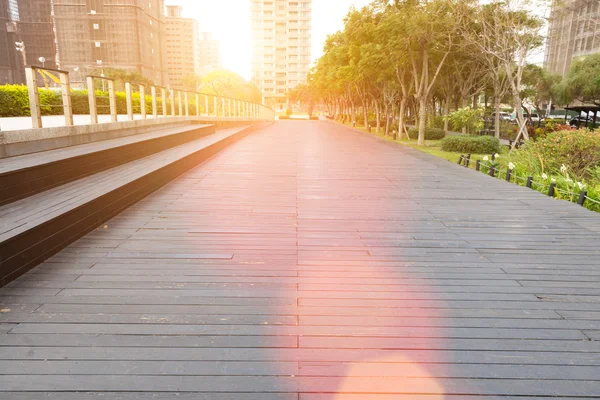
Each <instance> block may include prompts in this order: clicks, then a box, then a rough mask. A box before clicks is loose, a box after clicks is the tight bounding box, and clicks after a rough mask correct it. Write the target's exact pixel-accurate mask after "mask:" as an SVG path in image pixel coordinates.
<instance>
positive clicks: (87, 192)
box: [0, 123, 264, 285]
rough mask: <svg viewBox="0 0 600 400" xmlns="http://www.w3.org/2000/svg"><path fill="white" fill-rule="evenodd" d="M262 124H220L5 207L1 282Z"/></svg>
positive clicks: (1, 210) (0, 227) (0, 229)
mask: <svg viewBox="0 0 600 400" xmlns="http://www.w3.org/2000/svg"><path fill="white" fill-rule="evenodd" d="M263 125H264V123H262V124H255V125H252V126H246V127H239V128H230V129H225V130H221V131H218V132H217V133H215V134H213V135H210V136H207V137H204V138H200V139H196V140H194V141H191V142H189V143H185V144H182V145H180V146H177V147H173V148H170V149H167V150H164V151H161V152H159V153H155V154H152V155H150V156H147V157H144V158H141V159H138V160H135V161H131V162H129V163H127V164H123V165H119V166H117V167H113V168H110V169H107V170H105V171H102V172H99V173H96V174H94V175H91V176H87V177H84V178H81V179H79V180H76V181H73V182H69V183H67V184H64V185H61V186H59V187H55V188H52V189H50V190H47V191H45V192H42V193H38V194H36V195H33V196H30V197H27V198H25V199H21V200H18V201H16V202H13V203H11V204H6V205H4V206H2V207H0V285H4V284H6V283H8V282H10V281H11V280H13V279H15V278H16V277H18V276H20V275H21V274H23V273H24V272H26V271H28V270H29V269H31V268H32V267H34V266H36V265H37V264H39V263H40V262H42V261H43V260H44V259H46V258H48V257H50V256H51V255H53V254H55V253H56V252H57V251H59V250H61V249H62V248H64V247H65V246H67V245H68V244H69V243H71V242H72V241H74V240H76V239H78V238H79V237H81V236H83V235H84V234H86V233H87V232H89V231H91V230H93V229H95V228H96V227H98V226H101V225H102V224H103V223H104V221H106V220H108V219H110V218H112V217H113V216H115V215H117V214H118V213H119V212H121V211H122V210H124V209H125V208H127V207H129V206H130V205H132V204H134V203H135V202H137V201H139V200H140V199H142V198H144V197H145V196H147V195H148V194H150V193H151V192H153V191H154V190H156V189H158V188H159V187H161V186H162V185H164V184H166V183H168V182H169V181H171V180H172V179H174V178H175V177H177V176H178V175H180V174H182V173H183V172H185V171H187V170H189V169H190V168H193V167H194V166H196V165H198V164H199V163H201V162H203V161H204V160H206V159H208V158H209V157H211V156H212V155H214V154H216V153H217V152H219V151H220V150H221V149H223V148H225V147H226V146H227V145H229V144H231V143H233V142H234V141H236V140H238V139H240V138H242V137H244V136H245V135H247V134H248V133H250V132H252V131H253V130H255V129H258V128H259V127H262V126H263Z"/></svg>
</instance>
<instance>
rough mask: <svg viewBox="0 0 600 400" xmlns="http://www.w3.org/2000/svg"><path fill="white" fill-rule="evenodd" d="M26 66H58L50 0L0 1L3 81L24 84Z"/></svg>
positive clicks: (1, 70)
mask: <svg viewBox="0 0 600 400" xmlns="http://www.w3.org/2000/svg"><path fill="white" fill-rule="evenodd" d="M41 57H43V58H41ZM40 58H41V60H42V61H40ZM25 65H38V66H45V67H48V68H56V48H55V46H54V32H53V30H52V9H51V0H0V84H5V83H11V84H15V83H16V84H20V83H25Z"/></svg>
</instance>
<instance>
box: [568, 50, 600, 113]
mask: <svg viewBox="0 0 600 400" xmlns="http://www.w3.org/2000/svg"><path fill="white" fill-rule="evenodd" d="M560 88H561V90H560V95H561V96H560V97H561V101H562V102H563V103H565V104H567V103H570V102H572V101H573V100H575V99H576V100H580V101H582V102H593V103H595V104H600V54H593V55H589V56H585V57H581V58H579V59H577V60H574V61H573V62H572V63H571V69H570V70H569V74H568V75H567V77H566V78H565V79H564V80H563V82H562V84H561V86H560Z"/></svg>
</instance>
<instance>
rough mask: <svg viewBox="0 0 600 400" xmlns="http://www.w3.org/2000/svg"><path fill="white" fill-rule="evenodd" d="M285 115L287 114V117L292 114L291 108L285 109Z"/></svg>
mask: <svg viewBox="0 0 600 400" xmlns="http://www.w3.org/2000/svg"><path fill="white" fill-rule="evenodd" d="M285 115H287V116H288V117H289V116H290V115H292V109H291V108H288V109H287V110H285Z"/></svg>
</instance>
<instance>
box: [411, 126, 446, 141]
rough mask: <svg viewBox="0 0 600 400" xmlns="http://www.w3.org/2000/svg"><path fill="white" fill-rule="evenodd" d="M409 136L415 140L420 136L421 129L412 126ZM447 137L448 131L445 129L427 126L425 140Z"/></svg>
mask: <svg viewBox="0 0 600 400" xmlns="http://www.w3.org/2000/svg"><path fill="white" fill-rule="evenodd" d="M408 137H410V138H411V139H413V140H416V139H418V138H419V130H418V129H417V128H410V129H409V130H408ZM444 137H446V132H444V130H443V129H438V128H425V140H440V139H443V138H444Z"/></svg>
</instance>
